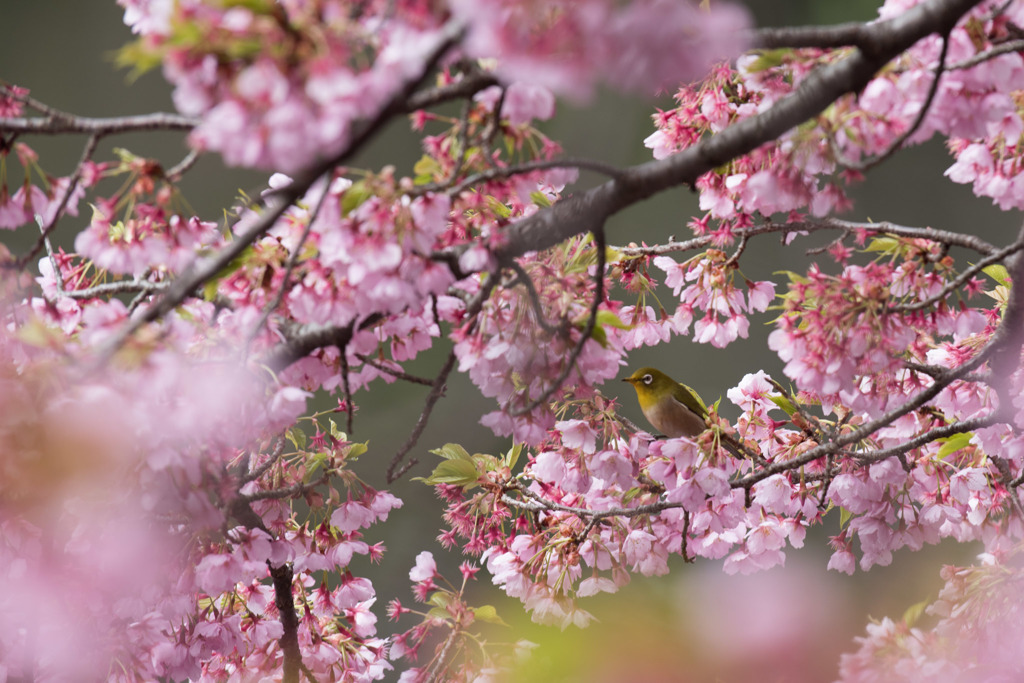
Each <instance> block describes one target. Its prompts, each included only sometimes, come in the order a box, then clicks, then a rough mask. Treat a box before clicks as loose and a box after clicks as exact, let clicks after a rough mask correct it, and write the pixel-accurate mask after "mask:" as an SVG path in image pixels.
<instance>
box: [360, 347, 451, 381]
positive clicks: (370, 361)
mask: <svg viewBox="0 0 1024 683" xmlns="http://www.w3.org/2000/svg"><path fill="white" fill-rule="evenodd" d="M356 358H358V359H359V360H361V361H363V362H364V363H366V364H367V365H372V366H373V367H375V368H377V369H378V370H380V371H381V372H383V373H385V374H388V375H391V376H392V377H394V378H395V379H400V380H403V381H405V382H411V383H413V384H422V385H424V386H428V387H430V386H434V380H433V379H429V378H427V377H419V376H417V375H410V374H409V373H407V372H402V371H401V370H396V369H395V368H389V367H388V366H387V365H385V364H384V363H383V362H382V361H379V360H377V359H376V358H374V357H373V356H370V355H367V354H365V353H357V354H356Z"/></svg>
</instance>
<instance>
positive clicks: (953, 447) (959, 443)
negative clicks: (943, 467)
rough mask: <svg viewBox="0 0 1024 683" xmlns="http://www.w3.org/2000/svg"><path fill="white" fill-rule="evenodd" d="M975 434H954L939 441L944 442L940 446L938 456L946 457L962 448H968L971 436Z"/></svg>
mask: <svg viewBox="0 0 1024 683" xmlns="http://www.w3.org/2000/svg"><path fill="white" fill-rule="evenodd" d="M973 436H974V433H973V432H963V433H961V434H954V435H953V436H949V437H946V438H943V439H938V441H941V442H943V443H942V446H941V447H940V448H939V453H938V456H939V458H940V459H943V460H944V459H945V458H946V456H947V455H952V454H953V453H956V452H957V451H959V450H960V449H962V448H966V447H967V446H968V445H969V444H970V443H971V437H973Z"/></svg>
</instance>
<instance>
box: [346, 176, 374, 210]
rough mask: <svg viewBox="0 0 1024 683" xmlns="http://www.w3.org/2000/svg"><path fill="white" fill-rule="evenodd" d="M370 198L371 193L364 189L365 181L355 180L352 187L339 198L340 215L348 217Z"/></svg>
mask: <svg viewBox="0 0 1024 683" xmlns="http://www.w3.org/2000/svg"><path fill="white" fill-rule="evenodd" d="M371 196H373V193H372V192H370V190H369V188H367V187H366V181H365V180H357V181H356V182H354V183H352V187H350V188H348V189H347V190H345V194H344V195H342V197H341V215H342V216H347V215H349V213H351V212H352V211H354V210H355V209H356V208H358V207H359V205H360V204H362V203H363V202H365V201H366V200H367V199H369V198H370V197H371Z"/></svg>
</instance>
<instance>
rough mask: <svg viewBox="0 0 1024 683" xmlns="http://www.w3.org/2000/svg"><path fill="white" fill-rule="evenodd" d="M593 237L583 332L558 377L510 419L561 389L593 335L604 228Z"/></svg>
mask: <svg viewBox="0 0 1024 683" xmlns="http://www.w3.org/2000/svg"><path fill="white" fill-rule="evenodd" d="M591 234H593V235H594V248H595V249H596V250H597V269H596V271H595V273H594V299H593V301H591V302H590V315H588V316H587V323H586V325H584V326H583V331H582V332H581V333H580V338H579V340H578V341H577V342H576V346H574V347H573V349H572V352H571V353H570V354H569V357H568V358H567V359H566V360H565V364H564V365H563V367H562V371H561V372H560V373H559V374H558V377H556V378H555V380H554V381H553V382H552V383H551V384H549V385H548V387H547V389H545V390H544V391H543V392H542V393H541V395H540V396H538V397H537V398H535V399H534V400H532V401H530V402H529V403H528V404H526V405H525V406H523V407H521V408H517V409H515V410H511V411H509V415H510V416H512V417H519V416H520V415H525V414H527V413H530V412H533V410H534V409H535V408H537V406H539V405H540V404H542V403H544V402H545V401H547V400H548V399H549V398H551V395H552V394H554V393H555V392H556V391H558V390H559V389H560V388H561V387H562V383H563V382H565V380H566V379H568V377H569V374H570V373H571V372H572V371H573V369H575V367H576V360H577V359H578V358H579V357H580V354H581V353H583V346H584V345H585V344H586V343H587V341H588V340H590V336H591V335H592V334H593V333H594V326H595V325H596V324H597V314H598V311H599V309H600V308H601V304H602V303H604V269H605V256H606V251H607V249H606V246H607V245H606V244H605V237H604V226H603V225H599V226H597V227H596V228H594V230H593V232H592V233H591Z"/></svg>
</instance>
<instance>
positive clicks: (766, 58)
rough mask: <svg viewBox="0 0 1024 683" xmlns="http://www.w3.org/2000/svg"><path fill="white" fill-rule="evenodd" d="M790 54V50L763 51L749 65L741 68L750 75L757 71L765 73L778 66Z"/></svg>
mask: <svg viewBox="0 0 1024 683" xmlns="http://www.w3.org/2000/svg"><path fill="white" fill-rule="evenodd" d="M789 54H792V50H789V49H779V50H765V51H763V52H761V53H760V54H758V55H757V58H756V59H754V61H753V63H751V64H744V65H743V68H744V69H746V70H747V71H749V72H751V73H757V72H758V71H765V70H766V69H771V68H774V67H776V66H779V65H780V64H782V63H783V62H784V61H785V57H786V56H787V55H789Z"/></svg>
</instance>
